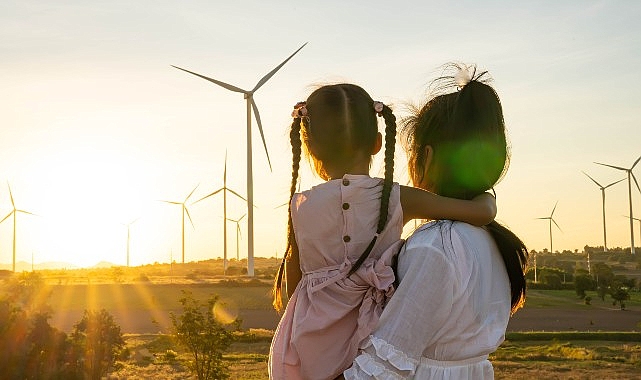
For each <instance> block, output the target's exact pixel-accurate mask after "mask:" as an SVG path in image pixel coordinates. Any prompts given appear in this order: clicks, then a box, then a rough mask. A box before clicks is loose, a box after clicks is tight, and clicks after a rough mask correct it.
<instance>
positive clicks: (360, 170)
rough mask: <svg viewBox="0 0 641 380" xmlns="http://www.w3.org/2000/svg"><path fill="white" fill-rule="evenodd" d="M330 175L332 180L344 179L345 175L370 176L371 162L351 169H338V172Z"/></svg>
mask: <svg viewBox="0 0 641 380" xmlns="http://www.w3.org/2000/svg"><path fill="white" fill-rule="evenodd" d="M328 174H329V179H330V180H332V179H338V178H343V176H344V175H345V174H353V175H369V161H368V162H365V163H358V164H355V165H353V166H351V167H349V168H337V169H336V170H332V171H331V172H328Z"/></svg>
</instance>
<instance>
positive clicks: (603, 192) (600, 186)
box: [581, 172, 625, 252]
mask: <svg viewBox="0 0 641 380" xmlns="http://www.w3.org/2000/svg"><path fill="white" fill-rule="evenodd" d="M581 173H583V174H585V175H586V176H587V177H588V178H590V179H591V180H592V182H594V183H596V185H597V186H599V188H600V189H601V199H602V200H603V251H604V252H607V251H608V243H607V242H608V240H607V238H606V232H605V231H606V230H605V189H607V188H608V187H610V186H613V185H616V184H617V183H619V182H621V181H624V180H625V178H622V179H620V180H618V181H616V182H612V183H611V184H609V185H606V186H603V185H601V184H600V183H598V182H597V181H596V180H595V179H594V178H592V177H590V175H589V174H588V173H586V172H581Z"/></svg>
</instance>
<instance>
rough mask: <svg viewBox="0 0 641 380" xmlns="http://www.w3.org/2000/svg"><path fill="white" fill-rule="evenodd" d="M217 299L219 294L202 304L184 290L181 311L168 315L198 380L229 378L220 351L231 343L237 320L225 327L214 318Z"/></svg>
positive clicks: (223, 350) (237, 323)
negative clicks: (178, 314) (187, 352)
mask: <svg viewBox="0 0 641 380" xmlns="http://www.w3.org/2000/svg"><path fill="white" fill-rule="evenodd" d="M217 302H218V296H212V297H210V298H209V300H208V301H207V304H202V303H201V302H200V301H198V300H197V299H195V298H194V297H193V296H192V294H191V292H189V291H185V290H183V297H182V298H181V299H180V304H181V305H182V314H181V315H180V316H176V315H175V314H174V313H171V314H170V315H171V323H172V326H173V330H174V335H175V337H176V339H177V340H178V342H180V343H181V344H182V345H183V346H185V347H186V348H187V350H188V351H189V352H190V353H191V355H192V358H193V362H192V370H193V371H194V372H195V373H196V375H197V376H198V379H199V380H209V379H217V380H218V379H227V378H229V368H228V365H227V364H226V363H225V362H223V352H225V351H226V350H227V349H228V348H229V346H230V345H231V343H232V342H233V340H234V334H233V331H234V330H238V328H239V321H238V319H236V320H234V322H232V324H231V325H230V328H228V327H227V326H225V325H223V324H222V323H221V322H219V321H218V320H216V317H215V314H214V308H215V306H216V303H217Z"/></svg>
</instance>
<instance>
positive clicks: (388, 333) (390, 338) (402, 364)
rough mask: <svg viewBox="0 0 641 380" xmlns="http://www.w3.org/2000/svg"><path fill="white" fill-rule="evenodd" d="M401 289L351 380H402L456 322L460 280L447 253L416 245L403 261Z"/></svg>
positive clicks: (357, 361)
mask: <svg viewBox="0 0 641 380" xmlns="http://www.w3.org/2000/svg"><path fill="white" fill-rule="evenodd" d="M399 260H400V265H399V270H400V272H401V273H403V271H405V273H404V275H403V276H402V280H401V283H400V285H399V287H398V289H397V290H396V292H395V293H394V296H393V297H392V298H391V300H390V301H389V303H388V304H387V306H386V307H385V310H384V311H383V314H382V315H381V318H380V321H379V324H378V326H377V328H376V330H375V331H374V333H373V334H372V335H371V336H370V337H369V339H368V340H366V341H365V343H364V344H363V346H362V349H361V351H360V353H359V356H358V357H357V358H356V359H355V360H354V363H353V365H352V368H350V369H348V370H347V371H346V372H345V378H346V379H374V378H375V379H403V378H407V377H408V376H411V375H412V374H413V373H414V371H415V369H416V366H417V365H418V363H419V361H420V358H421V357H422V356H423V352H424V351H425V349H426V348H427V347H429V346H430V345H432V344H433V343H434V342H435V341H437V340H438V339H439V337H440V336H441V335H442V334H443V333H444V331H443V329H442V328H441V327H442V326H443V325H444V324H445V323H446V321H447V320H448V319H449V318H451V317H452V316H451V315H450V312H451V309H452V302H453V299H454V294H455V289H454V284H455V274H456V271H455V270H454V267H453V264H452V262H451V261H450V260H448V258H447V257H446V255H445V253H444V252H443V249H442V248H439V247H436V246H434V245H431V244H416V245H413V244H411V245H410V247H409V248H407V249H406V250H405V251H404V252H402V256H400V257H399Z"/></svg>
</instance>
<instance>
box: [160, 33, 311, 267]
mask: <svg viewBox="0 0 641 380" xmlns="http://www.w3.org/2000/svg"><path fill="white" fill-rule="evenodd" d="M305 45H307V43H305V44H303V46H301V47H299V48H298V50H296V51H295V52H294V53H293V54H292V55H290V56H289V57H287V59H285V60H284V61H283V62H281V64H280V65H278V66H276V67H275V68H274V69H273V70H272V71H270V72H269V73H267V74H266V75H265V76H264V77H262V78H261V80H259V81H258V83H256V85H255V86H254V88H253V89H251V90H243V89H242V88H239V87H236V86H233V85H231V84H227V83H225V82H222V81H219V80H217V79H213V78H209V77H206V76H204V75H200V74H197V73H195V72H193V71H189V70H185V69H182V68H180V67H177V66H173V65H172V67H175V68H177V69H179V70H182V71H185V72H188V73H190V74H193V75H196V76H198V77H200V78H203V79H205V80H208V81H210V82H212V83H214V84H217V85H218V86H221V87H223V88H225V89H227V90H230V91H233V92H239V93H241V94H243V96H244V98H245V100H246V101H247V200H248V206H247V235H248V237H247V274H248V275H249V276H252V277H253V276H254V210H253V209H252V208H253V207H252V206H251V205H253V204H254V182H253V173H252V139H251V119H252V109H253V111H254V116H255V117H256V124H258V131H259V132H260V137H261V139H262V140H263V146H264V148H265V154H266V155H267V163H268V164H269V169H270V170H271V167H272V164H271V161H270V160H269V153H268V152H267V143H266V142H265V135H264V133H263V125H262V123H261V122H260V114H259V112H258V107H257V106H256V102H255V101H254V93H255V92H256V91H257V90H258V89H259V88H260V87H261V86H262V85H264V84H265V83H266V82H267V81H268V80H269V79H270V78H271V77H272V76H274V74H276V72H277V71H278V70H280V68H281V67H283V65H284V64H285V63H287V62H288V61H289V60H290V59H291V58H292V57H293V56H294V55H296V53H298V52H299V51H300V50H301V49H302V48H303V47H305Z"/></svg>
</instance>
